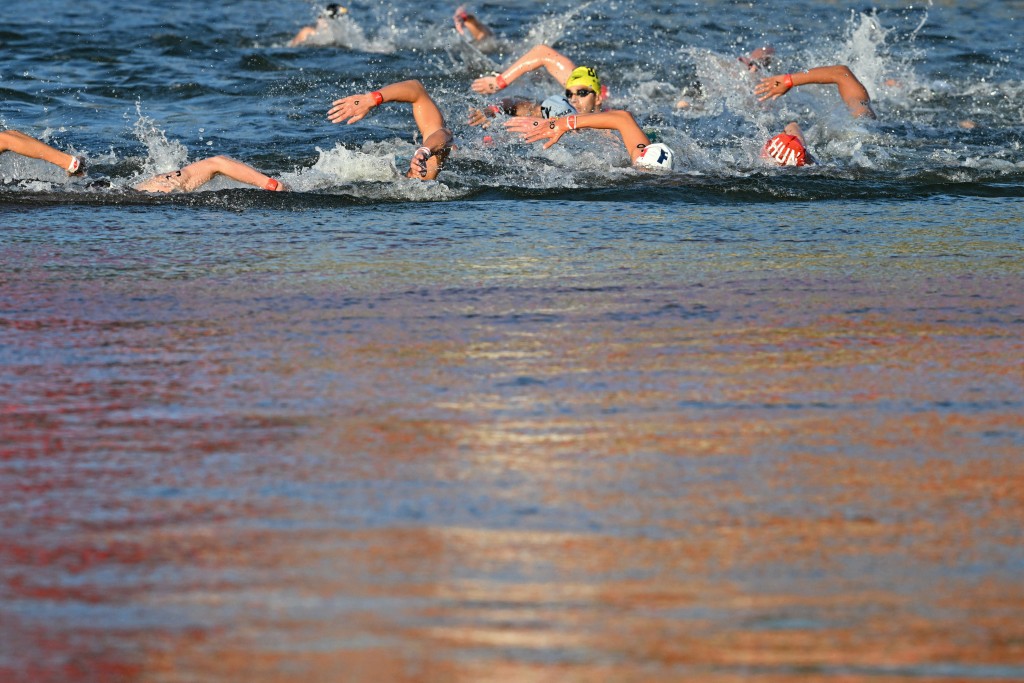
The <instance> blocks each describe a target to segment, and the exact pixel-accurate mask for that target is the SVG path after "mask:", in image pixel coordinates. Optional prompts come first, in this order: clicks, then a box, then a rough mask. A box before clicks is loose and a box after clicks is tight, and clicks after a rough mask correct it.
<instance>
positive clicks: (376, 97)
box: [370, 90, 384, 107]
mask: <svg viewBox="0 0 1024 683" xmlns="http://www.w3.org/2000/svg"><path fill="white" fill-rule="evenodd" d="M370 97H372V98H373V104H374V106H375V107H379V106H380V105H382V104H384V96H383V95H381V94H380V90H374V91H373V92H372V93H370Z"/></svg>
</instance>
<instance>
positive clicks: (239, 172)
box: [135, 156, 285, 193]
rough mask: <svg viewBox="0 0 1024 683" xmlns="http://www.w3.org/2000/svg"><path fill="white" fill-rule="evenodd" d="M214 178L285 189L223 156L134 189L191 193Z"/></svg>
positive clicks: (267, 188)
mask: <svg viewBox="0 0 1024 683" xmlns="http://www.w3.org/2000/svg"><path fill="white" fill-rule="evenodd" d="M217 175H225V176H227V177H228V178H231V179H233V180H237V181H238V182H240V183H246V184H248V185H254V186H255V187H260V188H263V189H264V190H270V191H272V192H281V191H284V189H285V187H284V185H282V184H281V183H280V182H279V181H277V180H275V179H273V178H271V177H270V176H268V175H264V174H263V173H260V172H259V171H257V170H256V169H255V168H253V167H252V166H247V165H246V164H243V163H242V162H241V161H235V160H234V159H232V158H230V157H225V156H215V157H210V158H208V159H203V160H202V161H197V162H195V163H194V164H189V165H188V166H186V167H185V168H183V169H181V170H179V171H173V172H171V173H161V174H160V175H156V176H153V177H152V178H150V179H149V180H146V181H145V182H142V183H139V184H138V185H136V186H135V189H136V190H141V191H142V192H163V193H170V192H192V191H194V190H197V189H199V188H200V187H202V186H203V185H205V184H206V183H208V182H210V181H211V180H213V178H214V176H217Z"/></svg>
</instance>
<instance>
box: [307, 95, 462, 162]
mask: <svg viewBox="0 0 1024 683" xmlns="http://www.w3.org/2000/svg"><path fill="white" fill-rule="evenodd" d="M384 102H408V103H409V104H411V105H412V117H413V118H414V119H415V120H416V126H417V127H418V128H419V131H420V135H421V136H422V138H423V146H422V147H420V149H419V150H417V152H416V155H415V156H413V160H412V164H411V165H410V172H411V173H413V174H414V175H417V176H419V177H421V178H425V179H427V180H432V179H433V178H435V177H436V176H437V173H438V172H439V171H440V170H441V163H443V162H444V160H445V158H446V157H447V155H448V150H449V149H450V148H451V144H452V133H451V131H450V130H448V128H447V127H446V126H445V124H444V116H443V115H442V114H441V110H440V109H438V108H437V105H436V104H434V100H432V99H431V98H430V95H429V94H428V93H427V91H426V89H425V88H424V87H423V84H422V83H420V82H419V81H416V80H412V81H402V82H400V83H392V84H391V85H386V86H384V87H383V88H381V89H380V90H375V91H373V92H369V93H363V94H361V95H349V96H348V97H343V98H341V99H339V100H335V101H334V102H333V105H334V106H332V107H331V108H330V110H329V111H328V112H327V118H328V119H330V121H331V122H332V123H341V122H342V121H345V122H346V123H348V124H353V123H355V122H356V121H361V120H362V119H363V118H364V117H365V116H366V115H367V114H368V113H369V112H370V110H371V109H373V108H374V107H377V106H379V105H381V104H383V103H384ZM423 150H429V152H430V153H429V154H426V153H422V154H421V152H423ZM424 166H425V168H426V170H425V171H424V169H423V167H424Z"/></svg>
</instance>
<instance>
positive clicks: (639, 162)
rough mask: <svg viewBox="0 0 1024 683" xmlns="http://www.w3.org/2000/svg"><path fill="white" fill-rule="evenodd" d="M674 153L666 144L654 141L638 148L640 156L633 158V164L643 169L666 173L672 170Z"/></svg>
mask: <svg viewBox="0 0 1024 683" xmlns="http://www.w3.org/2000/svg"><path fill="white" fill-rule="evenodd" d="M674 160H675V154H673V153H672V150H671V149H670V148H669V146H668V145H666V144H664V143H661V142H656V143H654V144H653V145H647V146H646V147H644V148H643V149H642V150H640V156H638V157H637V158H636V159H634V160H633V166H635V167H636V168H639V169H641V170H644V171H659V172H662V173H668V172H669V171H671V170H672V162H673V161H674Z"/></svg>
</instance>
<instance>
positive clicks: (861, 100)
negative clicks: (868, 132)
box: [754, 64, 878, 119]
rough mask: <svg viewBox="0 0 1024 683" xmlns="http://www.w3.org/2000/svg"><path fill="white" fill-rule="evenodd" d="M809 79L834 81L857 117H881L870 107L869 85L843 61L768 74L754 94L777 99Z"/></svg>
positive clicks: (763, 97)
mask: <svg viewBox="0 0 1024 683" xmlns="http://www.w3.org/2000/svg"><path fill="white" fill-rule="evenodd" d="M809 83H823V84H830V83H831V84H834V85H835V86H836V87H837V88H838V89H839V96H840V97H841V98H842V99H843V102H845V103H846V106H847V108H848V109H849V110H850V114H851V115H853V116H854V117H855V118H862V117H866V118H870V119H875V118H878V116H877V115H876V114H875V111H874V109H872V108H871V96H870V95H868V91H867V88H865V87H864V84H863V83H861V82H860V81H858V80H857V77H856V76H854V75H853V72H852V71H850V68H849V67H847V66H843V65H841V64H839V65H836V66H819V67H815V68H813V69H809V70H807V71H801V72H795V73H791V74H784V75H781V76H769V77H768V78H765V79H762V80H761V82H760V83H758V84H757V86H755V87H754V94H755V95H759V96H760V97H758V100H759V101H760V102H764V101H765V100H777V99H778V98H780V97H782V96H783V95H785V94H786V93H787V92H789V91H790V90H791V89H792V88H795V87H797V86H801V85H807V84H809Z"/></svg>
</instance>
